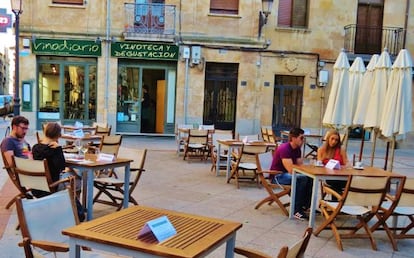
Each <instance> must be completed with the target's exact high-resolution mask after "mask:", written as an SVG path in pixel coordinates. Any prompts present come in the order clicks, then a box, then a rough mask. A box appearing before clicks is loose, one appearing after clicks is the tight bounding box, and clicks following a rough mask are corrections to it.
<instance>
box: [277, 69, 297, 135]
mask: <svg viewBox="0 0 414 258" xmlns="http://www.w3.org/2000/svg"><path fill="white" fill-rule="evenodd" d="M302 102H303V77H301V76H284V75H282V76H278V75H277V76H276V77H275V89H274V99H273V116H272V128H273V130H274V132H275V134H276V135H277V136H280V132H281V131H284V130H290V129H292V128H294V127H300V122H301V119H302Z"/></svg>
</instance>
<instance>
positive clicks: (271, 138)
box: [267, 128, 277, 143]
mask: <svg viewBox="0 0 414 258" xmlns="http://www.w3.org/2000/svg"><path fill="white" fill-rule="evenodd" d="M267 135H268V137H269V142H271V143H277V139H276V135H275V133H274V132H273V129H272V128H267Z"/></svg>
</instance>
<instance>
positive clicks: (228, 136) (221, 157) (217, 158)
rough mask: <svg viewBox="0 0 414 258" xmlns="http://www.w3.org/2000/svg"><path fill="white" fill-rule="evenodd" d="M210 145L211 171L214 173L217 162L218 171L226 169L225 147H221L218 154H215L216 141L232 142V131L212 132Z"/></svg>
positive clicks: (226, 149)
mask: <svg viewBox="0 0 414 258" xmlns="http://www.w3.org/2000/svg"><path fill="white" fill-rule="evenodd" d="M212 137H213V140H212V144H211V146H210V155H211V162H212V164H211V171H212V172H215V170H216V169H217V166H216V165H217V162H220V169H226V168H227V151H228V147H227V146H221V148H220V153H217V146H218V143H217V141H218V140H232V139H233V131H232V130H214V134H213V136H212Z"/></svg>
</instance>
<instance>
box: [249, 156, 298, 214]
mask: <svg viewBox="0 0 414 258" xmlns="http://www.w3.org/2000/svg"><path fill="white" fill-rule="evenodd" d="M272 159H273V155H272V152H270V151H268V152H265V153H260V154H256V164H257V175H258V176H259V180H260V183H261V184H262V186H263V187H264V189H265V190H266V192H267V193H268V194H269V195H268V196H267V197H266V198H264V199H263V200H261V201H260V202H259V203H258V204H257V205H256V206H255V207H254V208H255V209H258V208H260V206H262V205H263V204H265V203H267V204H269V205H271V204H272V203H273V202H275V203H277V205H278V206H279V207H280V209H281V210H282V212H283V213H284V214H285V215H286V216H289V211H288V210H287V207H288V206H289V205H290V201H287V202H282V200H281V198H282V197H283V196H288V197H289V196H290V190H291V186H290V185H281V184H273V183H272V179H271V178H270V177H271V176H276V175H278V174H281V173H282V172H281V171H276V170H270V166H271V164H272ZM276 190H278V191H276ZM289 200H290V199H289Z"/></svg>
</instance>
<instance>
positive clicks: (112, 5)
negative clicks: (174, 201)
mask: <svg viewBox="0 0 414 258" xmlns="http://www.w3.org/2000/svg"><path fill="white" fill-rule="evenodd" d="M46 2H47V3H45V1H40V0H33V1H29V2H24V4H23V9H24V10H23V13H22V15H21V17H20V19H21V20H20V38H19V44H20V46H21V47H20V49H21V51H20V55H19V60H20V83H19V87H20V92H21V114H23V115H25V116H27V117H28V118H29V119H30V121H32V124H36V128H37V129H39V128H41V124H42V123H43V122H46V121H61V122H62V123H64V124H73V123H74V122H75V121H81V122H83V123H85V124H92V123H93V122H101V123H108V124H110V125H112V127H113V128H114V129H113V132H115V133H121V134H133V135H141V134H149V135H172V134H174V131H175V128H176V126H177V124H193V125H195V126H197V125H200V124H214V125H215V127H216V128H218V129H232V130H234V131H235V132H239V133H242V134H251V133H258V132H259V128H260V126H263V125H265V126H272V127H273V128H274V129H275V130H276V131H277V132H278V131H280V130H284V129H288V128H290V127H293V126H300V127H303V128H307V129H309V130H311V131H315V132H317V131H319V130H320V129H321V128H322V116H323V113H324V109H325V107H326V103H327V98H328V96H329V92H330V86H331V83H332V72H333V64H334V61H335V59H336V57H337V56H338V54H339V52H340V51H341V49H345V51H346V52H347V55H348V57H349V59H350V61H351V62H352V61H353V59H354V58H355V57H356V56H361V57H363V59H364V61H365V62H366V63H367V62H368V61H369V59H370V56H371V55H372V54H374V53H378V54H379V53H380V52H381V51H382V50H383V48H384V47H388V49H389V52H390V54H391V55H392V56H393V57H395V56H396V55H397V54H398V51H399V50H400V49H401V48H407V49H408V50H409V51H410V52H411V53H413V52H414V44H413V40H412V39H413V35H412V34H413V30H410V28H413V27H414V21H413V20H412V18H411V17H414V16H413V15H407V16H405V15H397V14H405V13H407V14H412V13H414V11H413V8H414V7H413V5H409V4H407V1H405V0H395V1H393V2H392V3H390V1H383V0H377V1H349V2H348V1H347V2H346V3H345V4H344V3H341V4H339V3H336V2H335V1H322V3H315V2H313V1H306V0H304V1H298V2H300V4H299V6H291V7H292V8H294V10H296V11H295V12H291V14H290V15H287V16H288V17H286V15H284V14H286V13H287V12H285V11H286V10H287V9H286V8H287V7H286V5H283V3H284V1H281V0H280V1H271V2H273V5H271V7H270V8H271V9H269V11H270V14H268V17H265V16H264V11H265V10H263V7H262V1H226V3H227V4H225V5H220V2H222V1H214V0H211V1H155V0H153V1H151V0H148V1H138V0H137V1H132V2H131V3H124V2H122V1H115V0H107V1H99V0H90V1H76V0H72V1H71V0H65V1H55V0H50V1H46ZM396 5H397V6H400V7H402V8H401V9H398V8H395V6H396ZM295 8H296V9H295ZM373 10H374V11H373ZM36 13H42V15H41V16H40V15H36ZM364 13H365V14H364ZM298 14H302V15H298ZM366 15H369V17H373V18H376V19H377V20H376V21H377V23H378V24H377V25H378V27H380V28H381V31H382V35H383V36H382V37H378V35H374V36H373V35H372V34H369V33H372V31H371V32H369V31H367V32H365V33H363V34H361V33H360V30H357V29H356V28H360V26H362V25H361V24H360V23H362V22H363V21H362V18H361V17H366ZM379 20H380V21H379ZM327 21H329V22H327ZM358 24H359V25H358ZM358 26H359V27H358ZM388 30H391V32H392V33H394V35H395V32H398V33H399V34H398V35H400V36H399V37H398V38H394V39H393V40H392V41H390V42H386V43H384V40H382V39H383V38H384V35H385V34H386V33H387V31H388ZM358 31H359V32H358ZM356 32H358V33H359V34H357V36H355V35H354V34H355V33H356ZM352 35H354V36H352ZM361 37H365V39H369V38H371V39H372V38H373V39H374V40H371V41H373V42H370V44H363V43H364V42H366V40H360V38H361ZM375 37H377V38H375ZM391 44H392V46H393V47H392V48H391V47H390V45H391Z"/></svg>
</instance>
